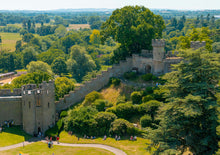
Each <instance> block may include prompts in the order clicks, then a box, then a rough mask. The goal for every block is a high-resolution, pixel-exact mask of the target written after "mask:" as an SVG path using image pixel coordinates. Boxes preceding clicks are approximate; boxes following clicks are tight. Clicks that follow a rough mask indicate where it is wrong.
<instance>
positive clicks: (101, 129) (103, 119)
mask: <svg viewBox="0 0 220 155" xmlns="http://www.w3.org/2000/svg"><path fill="white" fill-rule="evenodd" d="M115 119H117V116H116V115H115V114H113V113H110V112H99V113H97V114H96V116H95V120H96V122H97V123H98V124H97V131H98V132H97V133H98V135H106V134H107V133H108V132H109V129H110V125H111V123H112V122H113V121H114V120H115Z"/></svg>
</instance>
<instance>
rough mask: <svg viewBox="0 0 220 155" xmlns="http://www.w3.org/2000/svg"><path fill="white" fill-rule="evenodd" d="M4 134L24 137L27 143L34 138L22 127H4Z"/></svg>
mask: <svg viewBox="0 0 220 155" xmlns="http://www.w3.org/2000/svg"><path fill="white" fill-rule="evenodd" d="M3 132H5V133H10V134H14V135H18V136H23V137H24V139H25V141H28V140H29V139H31V138H32V136H31V135H29V134H27V133H26V132H25V131H24V130H23V129H22V126H16V125H14V126H11V127H9V128H8V127H6V126H4V127H3Z"/></svg>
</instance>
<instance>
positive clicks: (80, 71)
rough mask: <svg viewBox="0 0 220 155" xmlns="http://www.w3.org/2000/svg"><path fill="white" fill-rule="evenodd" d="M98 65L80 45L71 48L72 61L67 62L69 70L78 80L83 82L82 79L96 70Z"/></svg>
mask: <svg viewBox="0 0 220 155" xmlns="http://www.w3.org/2000/svg"><path fill="white" fill-rule="evenodd" d="M95 67H96V64H95V62H94V61H93V59H92V58H91V56H90V55H88V54H87V52H86V51H85V49H84V48H83V47H81V46H79V45H74V46H72V47H71V53H70V59H69V60H68V61H67V69H68V70H69V72H70V73H71V74H72V75H73V77H74V78H76V80H78V81H81V80H82V77H83V76H85V75H86V74H87V73H88V72H91V71H93V70H94V69H95Z"/></svg>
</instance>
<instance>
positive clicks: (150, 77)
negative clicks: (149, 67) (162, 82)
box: [141, 73, 153, 81]
mask: <svg viewBox="0 0 220 155" xmlns="http://www.w3.org/2000/svg"><path fill="white" fill-rule="evenodd" d="M152 76H153V74H151V73H148V74H145V75H142V76H141V79H142V80H144V81H150V80H152Z"/></svg>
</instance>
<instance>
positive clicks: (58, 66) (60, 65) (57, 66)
mask: <svg viewBox="0 0 220 155" xmlns="http://www.w3.org/2000/svg"><path fill="white" fill-rule="evenodd" d="M51 68H52V70H53V72H54V73H55V74H58V75H61V73H64V74H65V73H67V65H66V63H65V59H64V58H63V57H58V58H56V59H55V60H54V61H53V63H52V64H51Z"/></svg>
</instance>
